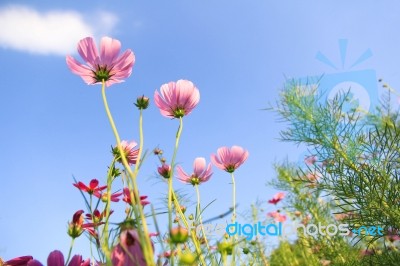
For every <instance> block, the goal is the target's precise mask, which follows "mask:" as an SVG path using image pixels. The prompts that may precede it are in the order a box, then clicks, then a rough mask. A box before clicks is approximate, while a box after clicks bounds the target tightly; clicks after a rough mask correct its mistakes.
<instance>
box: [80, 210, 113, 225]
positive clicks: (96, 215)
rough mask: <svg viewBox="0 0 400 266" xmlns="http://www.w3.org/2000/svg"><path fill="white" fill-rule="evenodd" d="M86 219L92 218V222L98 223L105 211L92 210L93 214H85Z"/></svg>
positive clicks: (111, 211)
mask: <svg viewBox="0 0 400 266" xmlns="http://www.w3.org/2000/svg"><path fill="white" fill-rule="evenodd" d="M113 212H114V211H113V210H110V215H111V214H112V213H113ZM85 216H86V219H88V220H90V221H92V219H93V223H94V224H95V225H97V224H99V223H100V222H101V221H102V220H103V218H104V217H105V216H106V211H105V210H104V211H103V212H100V211H99V210H97V209H96V210H94V212H93V214H90V213H87V214H86V215H85Z"/></svg>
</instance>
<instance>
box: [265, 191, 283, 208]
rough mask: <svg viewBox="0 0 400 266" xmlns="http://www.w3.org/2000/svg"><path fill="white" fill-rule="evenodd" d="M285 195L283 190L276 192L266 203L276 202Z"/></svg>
mask: <svg viewBox="0 0 400 266" xmlns="http://www.w3.org/2000/svg"><path fill="white" fill-rule="evenodd" d="M284 197H285V193H283V192H278V193H276V194H275V196H274V197H273V198H272V199H270V200H269V201H268V203H271V204H275V205H276V204H277V203H278V202H280V201H281V200H282V199H283V198H284Z"/></svg>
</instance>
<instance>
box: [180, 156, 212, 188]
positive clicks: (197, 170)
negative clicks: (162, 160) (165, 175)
mask: <svg viewBox="0 0 400 266" xmlns="http://www.w3.org/2000/svg"><path fill="white" fill-rule="evenodd" d="M193 169H194V170H193V174H191V175H188V174H186V172H185V171H183V169H182V167H180V166H178V167H177V168H176V171H177V173H178V179H179V180H181V181H182V182H184V183H190V184H192V185H193V186H194V185H198V184H201V183H203V182H206V181H208V180H209V179H210V177H211V175H212V174H213V173H212V170H211V163H209V164H208V166H207V168H206V159H204V158H203V157H198V158H196V159H195V160H194V163H193Z"/></svg>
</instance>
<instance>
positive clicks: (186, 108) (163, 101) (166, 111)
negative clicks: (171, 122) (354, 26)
mask: <svg viewBox="0 0 400 266" xmlns="http://www.w3.org/2000/svg"><path fill="white" fill-rule="evenodd" d="M160 91H161V94H160V93H159V92H158V91H155V93H154V101H155V103H156V105H157V107H158V108H159V109H160V112H161V114H162V115H163V116H166V117H172V118H181V117H183V116H185V115H188V114H190V113H191V112H192V110H193V109H194V108H195V107H196V105H197V104H198V103H199V101H200V92H199V90H198V89H197V88H196V87H195V86H194V84H193V83H192V82H191V81H189V80H182V79H181V80H178V81H177V82H176V83H175V82H169V83H166V84H163V85H162V86H161V88H160Z"/></svg>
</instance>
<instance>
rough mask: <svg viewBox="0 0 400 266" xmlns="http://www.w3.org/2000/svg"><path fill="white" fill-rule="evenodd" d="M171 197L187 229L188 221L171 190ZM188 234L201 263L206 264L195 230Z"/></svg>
mask: <svg viewBox="0 0 400 266" xmlns="http://www.w3.org/2000/svg"><path fill="white" fill-rule="evenodd" d="M172 197H173V199H174V200H173V201H174V204H175V209H177V210H178V214H179V216H180V217H181V219H182V221H183V223H184V225H185V226H186V228H188V229H189V228H190V226H189V222H188V221H187V219H186V217H185V215H184V213H183V212H182V210H181V208H180V205H179V202H178V198H177V197H176V195H175V192H174V191H172ZM190 235H191V237H192V241H193V244H194V246H195V248H196V252H197V255H198V256H199V258H200V261H201V263H202V265H207V264H206V262H205V260H204V257H203V253H202V252H201V249H200V243H199V240H198V239H197V235H196V231H195V230H194V229H192V230H190ZM171 265H172V264H171Z"/></svg>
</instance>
